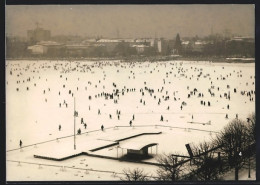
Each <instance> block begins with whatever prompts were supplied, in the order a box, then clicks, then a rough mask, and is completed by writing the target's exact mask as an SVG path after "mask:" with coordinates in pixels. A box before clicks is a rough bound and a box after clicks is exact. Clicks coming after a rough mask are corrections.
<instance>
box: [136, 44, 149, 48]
mask: <svg viewBox="0 0 260 185" xmlns="http://www.w3.org/2000/svg"><path fill="white" fill-rule="evenodd" d="M132 47H137V48H147V47H149V46H146V45H143V44H142V45H133V46H132Z"/></svg>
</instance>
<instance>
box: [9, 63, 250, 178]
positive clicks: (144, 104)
mask: <svg viewBox="0 0 260 185" xmlns="http://www.w3.org/2000/svg"><path fill="white" fill-rule="evenodd" d="M254 83H255V64H254V63H249V64H234V63H230V64H227V63H210V62H204V61H201V62H197V61H196V62H191V61H189V62H188V61H166V62H165V61H164V62H154V63H150V62H142V63H123V62H119V61H100V62H91V61H76V62H69V61H7V62H6V129H7V130H6V133H7V134H6V136H7V138H6V145H7V148H6V151H7V153H6V157H7V163H6V164H7V180H8V181H12V180H15V181H16V180H19V181H23V180H26V181H27V180H41V181H42V180H59V181H60V180H83V181H84V180H120V177H122V174H121V173H122V171H123V169H126V168H130V169H134V168H137V167H138V168H141V169H143V170H144V171H145V172H147V173H149V174H150V175H153V176H156V170H157V167H156V166H154V165H148V164H139V163H131V162H125V161H124V162H123V161H118V160H113V159H106V158H99V157H92V156H86V155H81V156H77V157H75V158H71V159H67V160H63V161H50V160H46V159H39V158H34V155H44V156H51V157H57V158H60V157H64V156H66V155H73V153H75V152H76V153H77V152H79V153H80V152H87V153H91V154H94V155H99V156H105V157H112V158H117V157H120V156H122V155H125V154H126V150H121V149H119V150H118V148H117V146H111V147H107V148H104V149H101V150H97V151H91V150H92V149H95V148H98V147H101V146H105V145H107V144H111V143H114V142H115V141H116V140H117V139H120V138H123V137H126V136H127V135H131V134H139V133H144V132H161V134H151V135H143V136H139V137H135V138H132V139H128V140H124V141H121V142H119V146H121V145H122V146H123V145H125V144H129V143H140V142H151V143H152V142H156V143H158V144H159V145H158V151H157V154H163V153H173V152H178V153H182V154H183V155H188V153H187V150H186V147H185V144H187V143H190V144H191V145H193V144H194V145H196V144H198V143H199V142H201V141H204V140H206V141H210V140H211V139H212V138H214V137H215V135H216V134H217V132H219V131H220V130H221V129H223V127H224V126H225V125H227V123H228V122H229V121H230V120H231V119H233V118H235V117H236V114H237V115H238V117H239V118H241V119H246V117H247V116H248V115H249V114H250V113H252V112H254V111H255V94H254V90H255V85H254ZM195 89H196V90H195ZM117 91H118V92H117ZM194 92H195V94H194ZM248 92H250V93H251V96H247V94H248ZM112 94H113V97H112V96H111V95H112ZM199 94H201V95H203V97H202V96H199ZM225 94H226V95H225ZM228 95H229V96H230V99H229V98H228ZM188 96H189V97H188ZM90 97H91V98H90ZM74 98H75V109H76V111H77V112H78V117H77V118H76V131H77V130H78V129H81V132H82V134H81V135H77V137H76V144H77V149H76V150H74V148H73V147H74V146H73V145H74V143H73V137H66V138H62V137H65V136H71V135H73V134H74V117H73V114H74ZM204 102H205V105H204ZM119 111H120V114H118V112H119ZM98 112H100V114H98ZM226 114H227V115H228V118H226ZM133 115H134V120H133ZM161 116H163V121H161V120H160V119H161ZM81 118H83V120H84V122H85V123H86V124H87V127H86V129H85V127H84V124H81ZM130 121H132V127H130V125H129V122H130ZM59 125H61V130H60V131H59ZM101 125H103V126H104V128H105V130H104V131H101V130H100V127H101ZM155 125H157V126H155ZM121 126H123V127H121ZM92 131H93V132H92ZM57 138H60V139H58V140H57ZM20 140H22V142H23V146H28V145H32V146H29V147H25V148H23V149H22V150H20V149H19V141H20ZM46 141H49V142H46ZM40 142H45V143H43V144H39V143H40ZM37 143H38V144H37ZM15 149H17V150H15ZM155 151H156V149H155V147H152V149H150V150H149V153H150V154H151V155H153V156H154V158H151V159H148V160H146V161H148V162H156V152H155ZM19 162H20V163H19ZM39 164H41V165H39ZM252 177H253V178H255V174H254V173H253V172H252Z"/></svg>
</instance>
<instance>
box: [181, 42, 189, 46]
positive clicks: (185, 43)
mask: <svg viewBox="0 0 260 185" xmlns="http://www.w3.org/2000/svg"><path fill="white" fill-rule="evenodd" d="M189 43H190V41H182V42H181V44H184V45H187V44H189Z"/></svg>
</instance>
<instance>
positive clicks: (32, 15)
mask: <svg viewBox="0 0 260 185" xmlns="http://www.w3.org/2000/svg"><path fill="white" fill-rule="evenodd" d="M36 22H39V24H40V27H42V28H44V29H49V30H51V34H52V35H59V34H64V35H66V34H72V35H81V36H97V35H102V36H103V37H116V36H117V30H118V32H119V36H120V37H125V38H126V37H154V36H155V35H156V36H157V37H165V38H175V36H176V34H177V33H180V35H181V37H182V36H195V35H198V36H206V35H209V34H210V33H211V29H212V30H213V33H217V32H218V33H222V32H223V30H225V29H229V30H230V31H231V32H232V33H237V34H240V35H243V36H254V30H255V28H254V26H255V24H254V22H255V8H254V5H8V6H6V33H7V34H8V35H10V34H12V35H19V36H26V31H27V30H29V29H34V28H35V27H36V24H35V23H36Z"/></svg>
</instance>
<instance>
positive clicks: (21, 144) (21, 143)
mask: <svg viewBox="0 0 260 185" xmlns="http://www.w3.org/2000/svg"><path fill="white" fill-rule="evenodd" d="M19 146H20V148H22V146H23V142H22V140H20V143H19Z"/></svg>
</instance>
